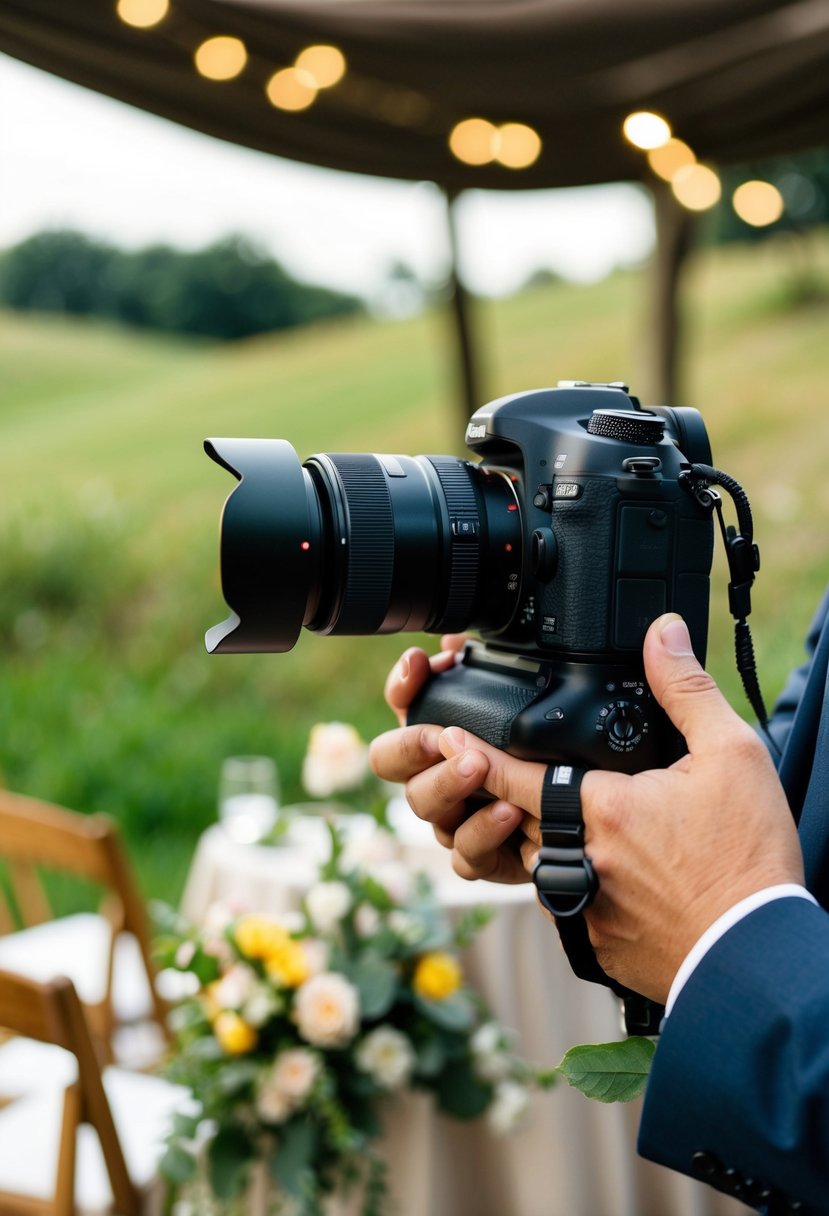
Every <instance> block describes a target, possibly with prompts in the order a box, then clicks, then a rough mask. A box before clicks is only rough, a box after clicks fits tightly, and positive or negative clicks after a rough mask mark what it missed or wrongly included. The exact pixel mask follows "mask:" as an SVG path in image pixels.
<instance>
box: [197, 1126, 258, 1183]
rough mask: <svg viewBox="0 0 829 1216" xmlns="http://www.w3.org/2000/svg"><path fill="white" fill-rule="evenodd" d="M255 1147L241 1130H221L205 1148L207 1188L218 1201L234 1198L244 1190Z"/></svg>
mask: <svg viewBox="0 0 829 1216" xmlns="http://www.w3.org/2000/svg"><path fill="white" fill-rule="evenodd" d="M253 1157H254V1148H253V1145H252V1144H251V1142H250V1140H249V1139H248V1137H247V1135H246V1134H245V1132H243V1131H242V1129H241V1128H240V1127H220V1128H219V1130H218V1131H217V1132H216V1135H215V1136H214V1137H213V1139H212V1140H211V1141H210V1143H209V1145H208V1146H207V1165H208V1173H209V1177H210V1185H211V1186H212V1188H213V1190H214V1191H215V1192H216V1195H217V1196H218V1198H219V1199H234V1198H235V1197H236V1196H237V1195H240V1194H241V1193H242V1191H243V1190H244V1189H245V1184H246V1182H247V1176H248V1167H249V1166H250V1163H251V1161H252V1160H253Z"/></svg>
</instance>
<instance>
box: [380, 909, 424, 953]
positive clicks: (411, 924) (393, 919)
mask: <svg viewBox="0 0 829 1216" xmlns="http://www.w3.org/2000/svg"><path fill="white" fill-rule="evenodd" d="M388 923H389V928H390V929H391V931H392V933H394V935H395V936H396V937H399V938H400V940H401V942H403V944H404V945H406V946H416V945H417V943H418V942H420V941H422V940H423V937H424V935H425V932H426V926H425V925H424V924H423V922H422V921H421V920H419V919H418V917H416V916H413V915H412V913H411V912H405V911H404V910H403V909H402V908H395V909H394V910H393V911H392V912H389V921H388Z"/></svg>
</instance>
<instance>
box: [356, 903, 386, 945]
mask: <svg viewBox="0 0 829 1216" xmlns="http://www.w3.org/2000/svg"><path fill="white" fill-rule="evenodd" d="M354 928H355V929H356V930H357V933H358V934H359V936H360V937H373V936H374V934H375V933H376V932H377V930H378V929H379V928H380V913H379V912H378V911H377V909H376V908H375V907H374V906H373V905H372V904H360V906H359V908H358V909H357V911H356V912H355V914H354Z"/></svg>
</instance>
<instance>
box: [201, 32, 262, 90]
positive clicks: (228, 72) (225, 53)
mask: <svg viewBox="0 0 829 1216" xmlns="http://www.w3.org/2000/svg"><path fill="white" fill-rule="evenodd" d="M193 59H194V61H195V64H196V70H197V71H198V72H200V73H201V75H202V76H206V77H207V79H208V80H233V78H234V77H235V76H238V75H239V73H240V72H241V71H242V69H243V68H244V66H245V64H246V63H247V61H248V53H247V50H246V48H245V44H244V42H242V40H241V39H240V38H229V37H217V38H208V39H207V41H206V42H203V43H202V44H201V46H199V47H197V48H196V53H195V55H194V56H193Z"/></svg>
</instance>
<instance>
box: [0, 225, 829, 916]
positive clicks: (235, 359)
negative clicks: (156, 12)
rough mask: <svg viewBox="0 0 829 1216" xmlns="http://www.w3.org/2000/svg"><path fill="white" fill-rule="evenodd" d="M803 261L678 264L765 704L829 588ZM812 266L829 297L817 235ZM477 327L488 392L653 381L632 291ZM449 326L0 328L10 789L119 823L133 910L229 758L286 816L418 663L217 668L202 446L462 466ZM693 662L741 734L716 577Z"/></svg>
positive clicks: (575, 294) (825, 246) (611, 289)
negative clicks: (183, 338) (434, 459)
mask: <svg viewBox="0 0 829 1216" xmlns="http://www.w3.org/2000/svg"><path fill="white" fill-rule="evenodd" d="M798 256H799V251H798V249H796V248H793V247H791V246H790V245H788V244H786V243H784V242H782V241H777V242H766V243H765V244H764V245H762V246H753V247H751V248H739V247H730V248H727V249H724V250H716V251H707V252H704V253H700V254H698V255H697V256H696V257H695V258H694V260H693V262H692V264H691V266H690V269H689V273H688V276H687V281H686V285H685V294H684V309H685V313H686V318H687V328H686V342H685V349H684V352H683V375H684V384H685V391H684V393H683V397H682V400H681V401H679V402H677V403H676V404H693V405H696V406H697V407H698V408H700V409H701V410H702V411H703V413H704V415H705V418H706V422H707V426H708V429H709V433H710V436H711V440H712V447H713V451H714V458H715V462H716V463H717V464H718V465H719V466H720V467H721V468H724V469H726V470H727V471H728V472H730V473H731V474H732V475H734V476H735V477H737V478H738V479H739V480H740V481H741V482H742V483H743V484H744V485H745V487H746V489H747V491H748V493H749V496H750V498H751V501H752V504H753V505H754V508H755V517H756V531H757V535H758V539H759V541H760V545H761V551H762V555H763V570H762V571H761V573H760V576H759V579H758V584H757V588H756V592H755V616H754V631H755V637H756V643H757V652H758V661H759V665H760V674H761V680H762V683H763V686H764V689H765V690H766V692H767V695H768V696H769V697H771V696H773V695H774V693H775V692H776V691H777V690H778V689H779V687H780V685H781V683H782V680H783V678H784V676H785V673H786V671H787V670H788V669H789V668H790V667H791V666H792V665H793V663H795V662H797V661H799V658H800V653H801V638H802V634H803V631H804V629H805V627H806V624H807V623H808V619H809V616H810V613H811V610H812V608H813V606H814V603H815V601H816V599H817V596H818V594H819V592H820V590H821V589H822V588H823V585H824V583H825V582H826V579H827V574H829V542H827V539H826V538H827V535H829V531H828V530H827V520H829V480H827V478H826V476H825V474H824V468H825V454H826V453H827V451H829V409H827V404H828V402H827V397H829V388H827V385H829V341H827V321H829V307H828V306H827V303H826V295H825V294H824V297H823V303H822V304H821V303H819V302H814V301H813V302H811V303H809V304H806V303H797V302H796V300H793V296H794V291H793V285H794V284H795V283H796V272H797V267H798ZM808 259H809V265H810V269H811V272H812V274H813V275H814V276H815V277H816V278H817V279H819V280H820V279H822V282H823V285H824V288H825V290H826V291H827V292H829V237H827V234H824V235H823V236H822V237H816V238H814V239H813V240H812V242H811V247H810V250H809V254H808ZM477 311H478V322H479V329H480V336H481V342H482V357H483V367H484V379H485V387H486V394H487V396H490V397H491V396H497V395H500V394H502V393H505V392H511V391H516V390H518V389H524V388H532V387H537V386H539V385H544V384H551V383H554V382H555V381H556V380H557V379H559V378H581V379H588V380H589V379H596V380H602V379H624V380H627V381H628V382H629V383H630V384H631V385H632V386H633V387H634V389H636V388H637V387H638V386H641V385H642V384H644V382H645V378H644V370H643V369H644V367H645V364H646V351H647V340H648V329H649V318H648V299H647V285H646V274H645V272H644V271H643V272H626V273H624V274H618V275H615V276H614V277H613V278H611V279H610V280H608V281H606V282H604V283H602V284H599V285H596V286H590V287H575V286H569V285H564V284H555V283H553V284H547V285H544V286H539V287H537V288H535V289H533V290H530V291H527V292H525V293H523V294H521V295H519V296H517V297H515V298H513V299H511V300H505V301H490V302H486V303H483V302H482V303H480V304H479V307H478V310H477ZM446 322H447V318H446V316H445V315H444V314H443V313H442V312H441V311H440V310H434V311H432V312H429V313H427V314H425V315H423V316H421V317H418V318H416V319H413V320H409V321H405V322H398V323H390V322H389V323H383V322H379V321H375V320H370V319H366V318H358V319H354V318H352V319H347V320H344V321H340V322H336V323H330V324H325V325H319V326H315V327H311V328H308V329H304V330H300V331H295V332H292V333H288V334H283V335H279V336H274V337H267V338H260V339H257V340H254V341H248V342H245V343H240V344H237V345H234V346H221V347H219V346H211V345H203V344H198V343H182V342H179V341H169V340H164V339H158V338H148V337H147V336H145V335H143V336H138V335H134V334H131V333H127V332H122V331H118V330H111V329H107V328H104V327H101V326H96V325H92V324H88V323H84V322H82V321H69V320H65V319H58V318H46V317H23V316H20V315H8V314H6V315H3V316H2V317H0V384H2V398H1V399H0V405H1V407H2V408H1V409H0V452H1V453H2V456H1V457H0V460H2V465H1V466H0V467H2V478H3V492H2V496H1V497H0V545H2V552H3V575H2V583H3V591H2V595H1V596H0V626H2V629H3V635H4V639H5V643H6V644H5V647H4V663H3V675H2V679H0V723H1V724H2V729H0V779H2V780H3V781H4V782H5V783H6V784H7V785H9V786H10V787H12V788H17V789H20V790H24V791H27V792H30V793H32V794H36V795H40V796H43V797H47V798H52V799H55V800H56V801H59V802H63V803H65V804H66V805H70V806H77V807H80V808H83V809H86V810H107V811H109V812H111V813H112V814H114V815H115V816H116V817H117V818H119V820H120V821H121V823H122V825H123V828H124V832H125V834H126V837H127V840H128V843H129V845H130V848H131V850H132V852H133V855H134V856H135V857H136V860H137V862H138V865H139V870H140V874H141V877H142V881H143V883H144V886H145V889H146V890H147V892H148V894H151V895H155V896H163V897H166V898H172V899H174V898H176V896H177V895H178V892H179V890H180V886H181V882H182V879H183V875H184V871H185V867H186V863H187V859H188V857H189V854H190V852H191V850H192V845H193V842H194V841H195V838H196V836H197V834H198V832H199V831H200V830H201V829H202V828H203V827H204V826H205V825H206V824H207V823H209V822H210V821H211V820H212V819H213V817H214V815H215V789H216V782H217V777H218V771H219V765H220V763H221V760H222V758H223V756H225V755H227V754H231V753H234V752H239V751H247V752H249V751H254V752H260V751H261V752H264V753H266V754H271V755H274V756H276V757H277V758H278V760H279V763H280V769H281V771H282V774H283V784H284V786H285V793H286V796H287V797H288V798H289V799H295V798H297V797H299V796H300V794H301V791H300V788H299V781H298V774H299V767H300V763H301V758H302V754H303V751H304V747H305V742H306V739H307V734H308V730H309V729H310V726H311V725H312V724H313V723H314V722H315V721H319V720H325V719H333V718H340V719H345V720H348V721H352V722H354V723H355V724H356V725H357V726H358V727H359V728H360V730H361V731H362V732H363V734H364V735H365V736H366V737H368V736H370V735H371V734H372V733H374V732H376V731H377V730H379V729H382V728H384V727H385V726H387V725H388V724H389V718H388V714H387V711H386V709H385V707H384V706H383V704H382V699H381V696H380V688H381V686H382V679H383V675H384V673H385V671H386V669H387V668H388V666H389V664H390V663H391V661H392V659H393V658H394V656H396V655H397V653H399V651H400V649H401V648H402V645H403V644H404V641H406V642H407V641H409V640H410V639H402V638H400V637H390V638H382V639H380V638H367V639H324V640H323V639H319V638H315V637H313V636H311V635H309V634H307V633H305V634H304V635H303V637H302V638H301V640H300V643H299V644H298V646H297V647H296V649H295V650H294V651H293V652H292V653H291V654H289V655H285V656H262V657H258V656H250V657H248V656H244V657H234V658H210V657H208V656H207V655H206V654H205V653H204V650H203V647H202V641H201V638H202V634H203V631H204V629H205V628H206V627H208V626H209V625H211V624H213V623H214V622H215V621H217V620H219V619H220V618H221V617H222V616H223V615H224V605H223V603H222V600H221V596H220V593H219V585H218V571H217V544H216V537H217V521H218V515H219V510H220V507H221V503H222V501H223V499H224V497H225V496H226V494H227V492H228V491H229V489H230V488H231V483H230V480H229V478H228V477H227V475H226V474H223V473H222V472H221V471H220V470H219V469H218V468H217V467H216V466H215V465H213V464H212V463H211V462H210V461H208V460H207V458H206V457H205V456H204V455H203V453H202V439H203V437H204V436H205V435H223V434H224V435H228V434H230V435H233V434H240V435H276V436H281V437H284V438H287V439H289V440H290V441H291V442H292V443H293V444H294V446H295V447H296V448H297V450H298V451H299V453H300V455H301V456H303V457H304V456H306V455H308V454H309V453H310V452H313V451H324V450H332V451H335V450H342V449H353V450H358V451H359V450H366V451H392V452H394V451H398V452H411V453H415V452H422V451H426V452H453V451H454V452H459V451H461V450H462V424H461V421H460V415H459V413H458V409H457V405H456V403H455V401H454V399H453V397H454V394H453V386H454V367H453V361H452V349H451V337H450V332H449V329H448V326H447V323H446ZM643 399H644V400H645V401H647V400H648V395H647V393H646V392H643ZM709 666H710V668H711V670H712V671H713V672H714V674H715V675H716V676H717V678H718V679H719V680H720V681H721V682H722V684H723V687H724V688H725V689H726V691H727V692H728V695H729V696H730V697H731V699H732V701H733V702H734V704H735V705H737V706H738V708H740V709H741V711H742V709H743V701H742V694H741V692H740V690H739V682H738V680H737V678H736V676H735V674H734V672H733V660H732V657H731V626H730V622H729V618H728V614H727V609H726V604H725V598H724V588H723V586H722V578H721V571H720V574H719V575H718V583H717V589H716V590H715V595H714V600H713V604H712V639H711V647H710V661H709Z"/></svg>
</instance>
